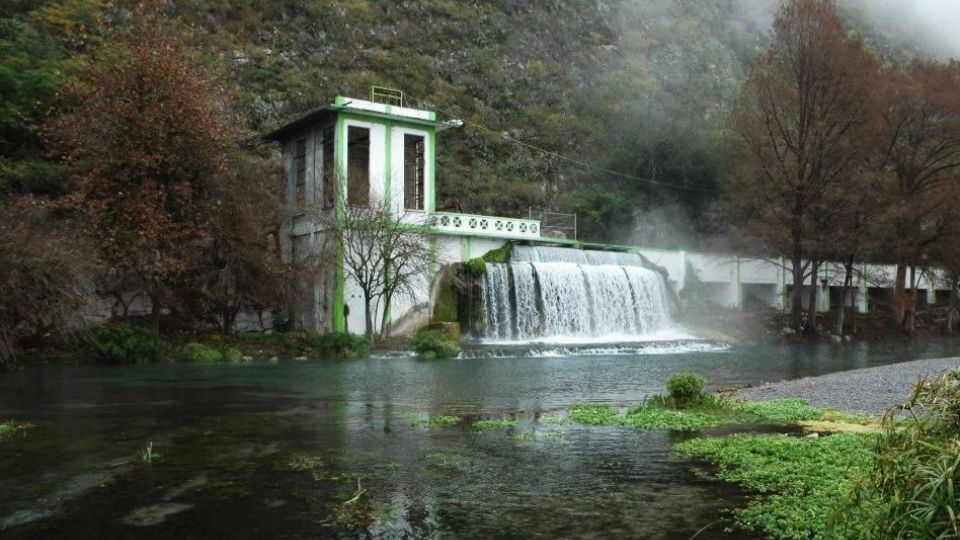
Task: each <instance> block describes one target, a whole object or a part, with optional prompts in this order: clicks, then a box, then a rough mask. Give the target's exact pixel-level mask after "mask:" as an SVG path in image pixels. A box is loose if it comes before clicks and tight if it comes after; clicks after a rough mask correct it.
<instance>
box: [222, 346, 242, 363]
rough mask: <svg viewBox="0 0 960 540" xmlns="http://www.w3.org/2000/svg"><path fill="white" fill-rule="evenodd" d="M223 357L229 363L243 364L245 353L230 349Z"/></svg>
mask: <svg viewBox="0 0 960 540" xmlns="http://www.w3.org/2000/svg"><path fill="white" fill-rule="evenodd" d="M223 357H224V358H225V359H226V361H227V362H233V363H237V362H243V353H242V352H241V351H240V349H237V348H236V347H230V348H229V349H227V350H225V351H223Z"/></svg>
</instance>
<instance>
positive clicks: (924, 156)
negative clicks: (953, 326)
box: [874, 60, 960, 334]
mask: <svg viewBox="0 0 960 540" xmlns="http://www.w3.org/2000/svg"><path fill="white" fill-rule="evenodd" d="M881 82H882V84H881V85H879V87H880V88H881V89H882V92H880V96H881V99H880V100H879V107H878V111H877V119H878V122H877V124H878V129H876V130H875V132H874V133H875V135H876V139H875V145H876V149H877V153H878V160H879V162H880V167H879V169H880V170H881V178H882V180H883V181H882V184H881V189H882V191H881V193H882V196H883V197H884V201H885V207H886V211H885V213H884V215H883V218H882V219H880V220H878V223H881V224H883V225H884V226H885V233H884V235H883V236H884V237H885V238H886V239H887V244H888V246H887V248H888V252H889V253H891V254H892V256H893V257H895V261H894V262H896V264H897V271H896V277H895V279H894V302H893V316H894V318H895V319H896V322H897V323H898V324H899V325H900V326H901V328H902V329H903V330H905V331H907V332H908V333H911V334H912V333H913V332H914V331H915V330H916V327H915V311H916V288H917V278H918V277H919V275H920V274H919V272H922V271H923V270H924V269H926V268H928V267H929V266H930V265H931V264H932V263H933V262H935V261H934V258H937V257H938V255H937V254H938V253H944V252H948V251H950V247H951V246H942V245H939V244H944V243H946V244H950V243H952V242H955V239H954V238H955V237H954V236H953V235H954V234H955V233H956V231H957V222H958V221H960V206H958V202H960V64H958V63H956V62H951V63H940V62H933V61H919V60H918V61H915V62H913V63H912V64H910V65H909V66H906V67H901V66H892V67H890V68H889V69H887V70H886V71H885V73H884V77H883V78H882V79H881ZM949 258H950V259H951V260H953V259H954V257H949ZM939 262H941V263H942V262H943V261H939ZM948 266H952V265H948ZM908 271H909V272H908ZM908 273H909V276H908Z"/></svg>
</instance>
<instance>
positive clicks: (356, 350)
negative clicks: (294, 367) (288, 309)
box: [296, 332, 370, 359]
mask: <svg viewBox="0 0 960 540" xmlns="http://www.w3.org/2000/svg"><path fill="white" fill-rule="evenodd" d="M296 341H297V346H298V347H299V348H300V352H301V354H305V355H307V356H309V357H310V358H318V359H321V358H359V357H361V356H365V355H366V354H367V353H368V352H369V351H370V342H369V341H367V338H365V337H363V336H360V335H355V334H348V333H346V332H334V333H330V334H301V335H300V336H299V337H298V338H297V340H296Z"/></svg>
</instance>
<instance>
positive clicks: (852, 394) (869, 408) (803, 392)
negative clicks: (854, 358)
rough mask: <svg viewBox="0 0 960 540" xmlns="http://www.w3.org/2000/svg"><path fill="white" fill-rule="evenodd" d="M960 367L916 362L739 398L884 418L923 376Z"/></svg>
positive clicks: (748, 391) (959, 362)
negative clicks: (798, 402)
mask: <svg viewBox="0 0 960 540" xmlns="http://www.w3.org/2000/svg"><path fill="white" fill-rule="evenodd" d="M957 368H960V358H938V359H931V360H914V361H912V362H902V363H898V364H889V365H884V366H876V367H870V368H864V369H855V370H851V371H841V372H837V373H830V374H828V375H820V376H816V377H803V378H800V379H793V380H785V381H780V382H776V383H768V384H763V385H760V386H756V387H752V388H745V389H743V390H739V391H737V392H735V396H736V397H737V398H739V399H743V400H748V401H766V400H772V399H782V398H802V399H805V400H807V402H808V403H810V405H813V406H814V407H819V408H824V409H838V410H842V411H847V412H852V413H860V414H866V415H870V416H880V415H882V414H883V413H884V412H885V411H886V410H887V409H889V408H890V407H893V406H894V405H897V404H899V403H902V402H903V401H904V400H906V399H907V397H909V395H910V391H911V389H912V388H913V385H914V383H916V382H917V379H919V378H920V377H924V376H928V375H935V374H937V373H939V372H941V371H944V370H947V369H957Z"/></svg>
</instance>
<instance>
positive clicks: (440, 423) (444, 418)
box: [427, 415, 463, 428]
mask: <svg viewBox="0 0 960 540" xmlns="http://www.w3.org/2000/svg"><path fill="white" fill-rule="evenodd" d="M462 421H463V418H460V417H459V416H454V415H440V416H431V417H430V420H428V421H427V427H428V428H440V427H451V426H455V425H457V424H459V423H460V422H462Z"/></svg>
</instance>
